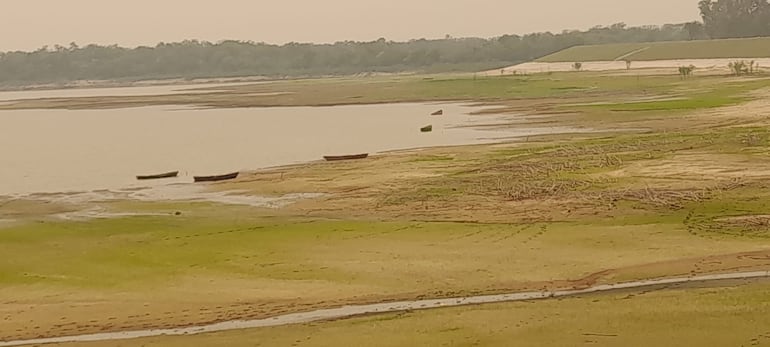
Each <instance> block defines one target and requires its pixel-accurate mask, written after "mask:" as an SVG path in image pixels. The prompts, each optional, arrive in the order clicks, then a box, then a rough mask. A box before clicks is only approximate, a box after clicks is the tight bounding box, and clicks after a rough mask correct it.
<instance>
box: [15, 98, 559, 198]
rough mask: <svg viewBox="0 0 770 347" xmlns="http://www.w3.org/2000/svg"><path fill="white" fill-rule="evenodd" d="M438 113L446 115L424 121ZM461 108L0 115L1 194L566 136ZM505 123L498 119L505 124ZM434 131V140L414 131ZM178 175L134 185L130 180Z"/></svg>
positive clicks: (141, 110)
mask: <svg viewBox="0 0 770 347" xmlns="http://www.w3.org/2000/svg"><path fill="white" fill-rule="evenodd" d="M439 108H443V109H444V111H445V115H444V116H442V117H431V116H429V115H430V113H431V112H433V111H435V110H436V109H439ZM475 110H478V108H476V107H470V106H463V105H458V104H445V105H436V104H387V105H365V106H335V107H276V108H240V109H194V108H188V107H177V106H171V107H168V106H164V107H142V108H126V109H111V110H9V111H0V167H1V168H2V170H0V195H12V194H27V193H36V192H67V191H91V190H95V189H115V188H127V187H141V186H146V185H148V184H166V183H173V182H189V181H191V180H192V178H191V176H192V175H213V174H222V173H227V172H233V171H243V170H252V169H258V168H265V167H271V166H278V165H286V164H293V163H301V162H307V161H313V160H319V159H321V157H322V156H324V155H338V154H352V153H365V152H368V153H377V152H381V151H387V150H397V149H408V148H418V147H428V146H443V145H459V144H471V143H481V142H493V141H500V140H501V139H506V138H511V137H515V136H527V135H534V134H544V133H553V132H565V131H569V129H563V128H509V129H488V128H484V129H477V128H473V127H466V126H472V125H474V124H489V123H490V121H497V122H500V121H501V120H500V119H498V118H500V117H494V116H472V115H470V113H471V112H472V111H475ZM502 121H504V120H502ZM428 124H432V125H433V126H434V131H433V132H432V133H421V132H420V131H419V129H420V127H422V126H425V125H428ZM177 170H178V171H180V177H179V178H177V179H172V180H165V181H159V182H146V181H144V182H137V181H136V180H135V176H136V175H143V174H153V173H160V172H168V171H177Z"/></svg>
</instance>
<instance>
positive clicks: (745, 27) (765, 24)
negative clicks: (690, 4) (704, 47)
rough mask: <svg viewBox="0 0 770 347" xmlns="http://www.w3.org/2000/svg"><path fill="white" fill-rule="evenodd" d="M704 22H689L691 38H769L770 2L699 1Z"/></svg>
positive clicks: (744, 0) (745, 0)
mask: <svg viewBox="0 0 770 347" xmlns="http://www.w3.org/2000/svg"><path fill="white" fill-rule="evenodd" d="M698 7H699V8H700V12H701V17H702V18H703V23H697V22H693V23H688V25H687V29H688V31H689V33H690V36H691V37H693V38H698V37H702V36H705V37H709V38H712V39H725V38H741V37H757V36H770V1H768V0H701V1H700V2H699V3H698Z"/></svg>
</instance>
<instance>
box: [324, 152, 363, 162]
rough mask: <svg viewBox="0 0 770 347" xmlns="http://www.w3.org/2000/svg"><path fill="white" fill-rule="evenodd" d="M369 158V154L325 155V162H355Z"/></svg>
mask: <svg viewBox="0 0 770 347" xmlns="http://www.w3.org/2000/svg"><path fill="white" fill-rule="evenodd" d="M368 157H369V153H362V154H352V155H325V156H324V159H326V161H341V160H357V159H366V158H368Z"/></svg>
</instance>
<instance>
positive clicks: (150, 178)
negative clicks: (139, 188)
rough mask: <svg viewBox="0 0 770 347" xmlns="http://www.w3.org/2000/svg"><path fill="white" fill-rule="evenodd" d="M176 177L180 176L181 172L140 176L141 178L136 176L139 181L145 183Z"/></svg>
mask: <svg viewBox="0 0 770 347" xmlns="http://www.w3.org/2000/svg"><path fill="white" fill-rule="evenodd" d="M176 176H179V171H171V172H166V173H162V174H155V175H139V176H136V179H138V180H140V181H144V180H158V179H163V178H172V177H176Z"/></svg>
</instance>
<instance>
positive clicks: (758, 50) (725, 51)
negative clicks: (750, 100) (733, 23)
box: [537, 37, 770, 63]
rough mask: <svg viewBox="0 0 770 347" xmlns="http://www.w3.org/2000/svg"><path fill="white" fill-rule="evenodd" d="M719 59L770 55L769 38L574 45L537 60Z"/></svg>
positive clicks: (551, 61)
mask: <svg viewBox="0 0 770 347" xmlns="http://www.w3.org/2000/svg"><path fill="white" fill-rule="evenodd" d="M719 58H770V38H767V37H765V38H750V39H724V40H702V41H677V42H648V43H621V44H609V45H586V46H575V47H572V48H568V49H565V50H563V51H560V52H557V53H554V54H551V55H548V56H545V57H542V58H540V59H537V61H539V62H544V63H557V62H576V61H580V62H587V61H614V60H630V61H647V60H674V59H719Z"/></svg>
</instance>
